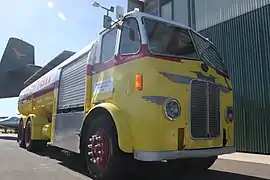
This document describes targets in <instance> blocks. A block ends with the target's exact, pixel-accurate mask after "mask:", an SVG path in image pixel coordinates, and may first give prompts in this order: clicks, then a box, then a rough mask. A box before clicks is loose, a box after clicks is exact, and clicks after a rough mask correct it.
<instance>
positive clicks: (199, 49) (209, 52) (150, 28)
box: [143, 18, 227, 74]
mask: <svg viewBox="0 0 270 180" xmlns="http://www.w3.org/2000/svg"><path fill="white" fill-rule="evenodd" d="M143 20H144V25H145V29H146V35H147V38H148V46H149V50H150V52H151V53H153V54H161V55H168V56H179V57H182V58H185V59H192V60H202V61H203V62H205V63H207V64H208V65H209V66H211V67H213V68H215V69H216V70H218V71H219V72H222V73H225V74H227V71H226V70H225V66H224V63H223V61H222V58H221V56H220V54H219V53H218V51H217V48H216V47H215V45H214V44H213V43H211V42H210V41H209V40H207V39H206V38H204V37H202V36H201V35H199V34H198V33H197V32H195V31H193V30H191V29H184V28H181V27H178V26H175V25H172V24H169V23H165V22H161V21H157V20H154V19H149V18H144V19H143Z"/></svg>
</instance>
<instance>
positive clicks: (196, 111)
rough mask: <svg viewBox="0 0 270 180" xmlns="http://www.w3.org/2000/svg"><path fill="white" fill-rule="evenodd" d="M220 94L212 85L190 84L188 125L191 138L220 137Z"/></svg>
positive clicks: (216, 87)
mask: <svg viewBox="0 0 270 180" xmlns="http://www.w3.org/2000/svg"><path fill="white" fill-rule="evenodd" d="M219 102H220V92H219V87H218V86H217V85H215V84H214V83H211V82H207V81H203V80H193V81H192V82H191V103H190V104H191V106H190V112H191V113H190V125H191V128H190V130H191V135H192V137H193V138H199V139H208V138H214V137H218V136H219V135H220V123H221V122H220V111H219V108H220V107H219V106H220V103H219Z"/></svg>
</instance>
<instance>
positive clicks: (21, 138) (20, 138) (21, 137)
mask: <svg viewBox="0 0 270 180" xmlns="http://www.w3.org/2000/svg"><path fill="white" fill-rule="evenodd" d="M17 142H18V144H19V146H20V147H22V148H25V140H24V127H23V121H22V120H21V121H20V123H19V127H18V135H17Z"/></svg>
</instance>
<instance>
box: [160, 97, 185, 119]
mask: <svg viewBox="0 0 270 180" xmlns="http://www.w3.org/2000/svg"><path fill="white" fill-rule="evenodd" d="M163 108H164V114H165V115H166V116H167V118H168V119H169V120H175V119H176V118H178V117H179V116H180V113H181V107H180V104H179V102H178V101H177V100H176V99H167V100H166V101H165V102H164V104H163Z"/></svg>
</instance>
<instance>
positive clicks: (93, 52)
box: [89, 42, 98, 64]
mask: <svg viewBox="0 0 270 180" xmlns="http://www.w3.org/2000/svg"><path fill="white" fill-rule="evenodd" d="M97 45H98V43H97V42H95V43H94V44H93V47H92V49H91V52H90V57H89V58H90V64H96V63H97Z"/></svg>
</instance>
